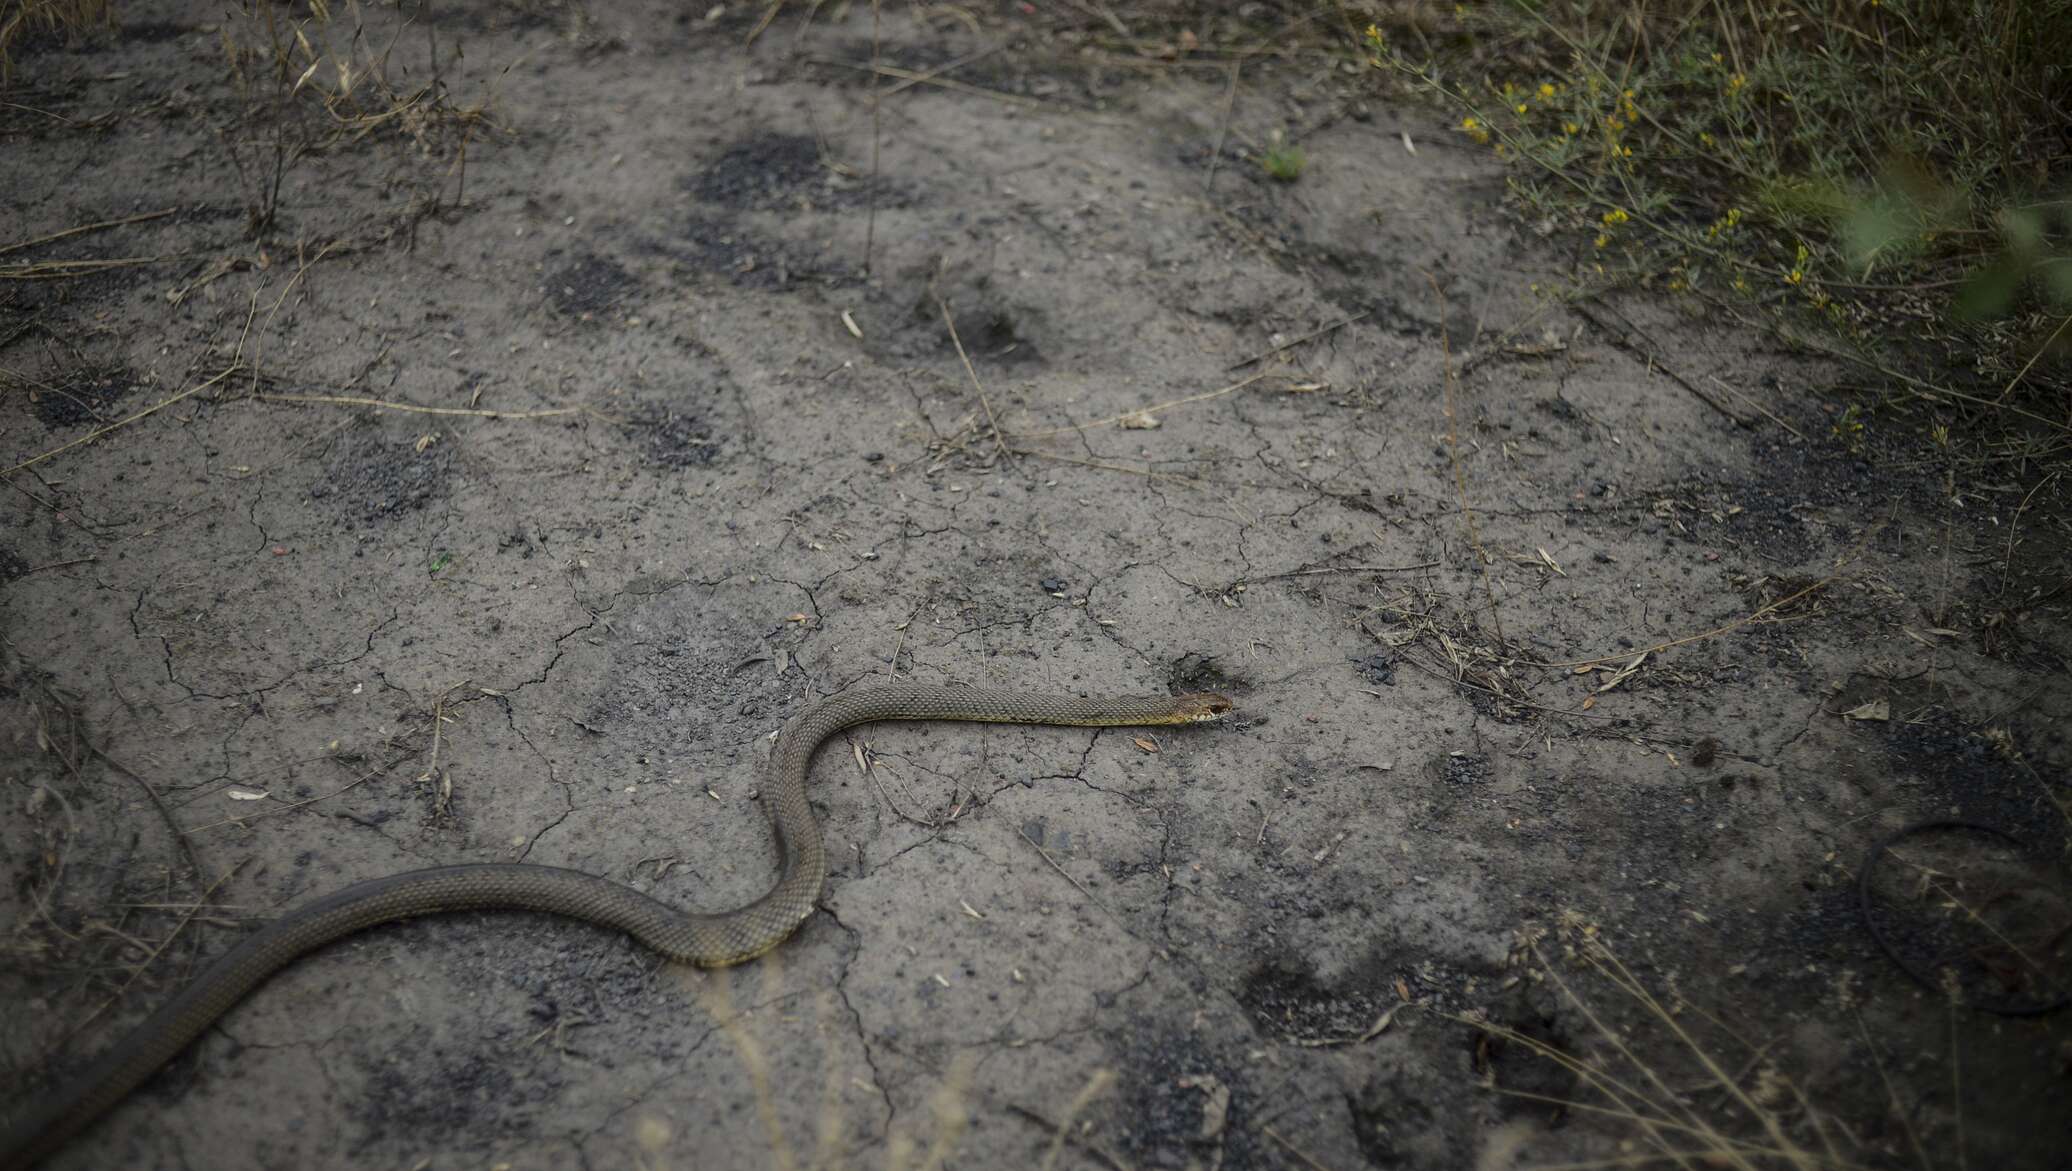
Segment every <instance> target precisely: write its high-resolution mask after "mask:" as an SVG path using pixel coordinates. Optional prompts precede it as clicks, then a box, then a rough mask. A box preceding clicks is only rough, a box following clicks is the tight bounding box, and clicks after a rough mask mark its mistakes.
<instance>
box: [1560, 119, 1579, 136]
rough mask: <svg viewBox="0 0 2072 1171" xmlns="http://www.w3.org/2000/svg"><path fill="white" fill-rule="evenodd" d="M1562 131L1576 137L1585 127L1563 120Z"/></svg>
mask: <svg viewBox="0 0 2072 1171" xmlns="http://www.w3.org/2000/svg"><path fill="white" fill-rule="evenodd" d="M1561 132H1562V133H1563V134H1566V135H1569V136H1570V137H1574V136H1575V135H1578V134H1581V133H1582V132H1583V128H1582V127H1581V126H1578V125H1576V124H1575V123H1573V122H1563V123H1562V124H1561Z"/></svg>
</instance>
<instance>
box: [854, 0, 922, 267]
mask: <svg viewBox="0 0 2072 1171" xmlns="http://www.w3.org/2000/svg"><path fill="white" fill-rule="evenodd" d="M878 8H879V0H871V177H870V184H869V188H868V190H866V191H865V192H864V197H865V198H866V199H868V200H869V208H868V210H867V211H866V212H865V214H864V219H863V275H864V278H865V279H866V280H868V279H869V278H870V275H871V245H872V243H873V242H874V241H876V239H877V236H878V115H879V112H880V110H881V109H882V107H883V106H884V95H883V94H880V93H879V92H878V77H879V74H878V72H877V69H878V48H879V40H878ZM901 84H902V85H910V84H913V83H911V82H902V83H901Z"/></svg>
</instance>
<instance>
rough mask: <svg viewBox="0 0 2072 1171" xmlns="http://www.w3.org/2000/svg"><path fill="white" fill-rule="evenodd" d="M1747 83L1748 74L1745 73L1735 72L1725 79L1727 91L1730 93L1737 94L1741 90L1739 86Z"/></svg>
mask: <svg viewBox="0 0 2072 1171" xmlns="http://www.w3.org/2000/svg"><path fill="white" fill-rule="evenodd" d="M1747 84H1748V75H1747V74H1745V73H1736V74H1735V75H1734V76H1732V77H1729V78H1728V79H1727V92H1728V93H1730V94H1738V93H1740V92H1741V87H1742V86H1744V85H1747Z"/></svg>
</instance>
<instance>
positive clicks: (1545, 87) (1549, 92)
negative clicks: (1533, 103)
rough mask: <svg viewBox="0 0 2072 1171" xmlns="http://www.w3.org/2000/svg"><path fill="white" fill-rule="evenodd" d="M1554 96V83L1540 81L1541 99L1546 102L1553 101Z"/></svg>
mask: <svg viewBox="0 0 2072 1171" xmlns="http://www.w3.org/2000/svg"><path fill="white" fill-rule="evenodd" d="M1553 97H1554V86H1553V83H1551V82H1545V81H1543V82H1541V83H1540V100H1541V101H1543V102H1545V101H1551V100H1553Z"/></svg>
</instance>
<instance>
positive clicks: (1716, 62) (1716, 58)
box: [1370, 26, 1726, 65]
mask: <svg viewBox="0 0 2072 1171" xmlns="http://www.w3.org/2000/svg"><path fill="white" fill-rule="evenodd" d="M1370 27H1371V26H1370ZM1712 63H1713V64H1714V65H1724V64H1725V63H1726V58H1724V57H1722V56H1720V55H1719V54H1718V53H1714V54H1713V55H1712Z"/></svg>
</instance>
